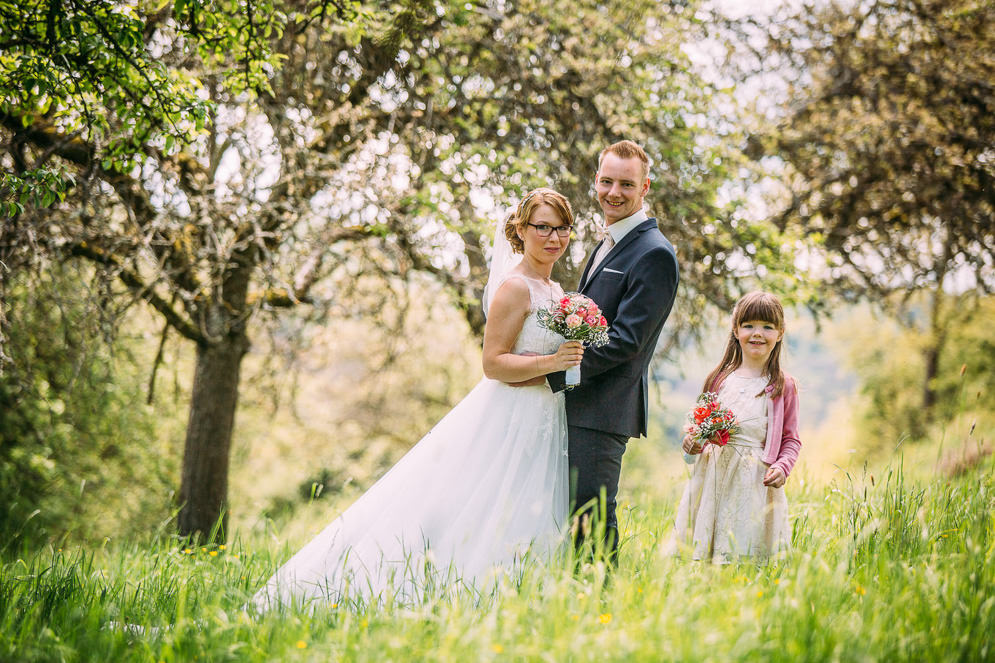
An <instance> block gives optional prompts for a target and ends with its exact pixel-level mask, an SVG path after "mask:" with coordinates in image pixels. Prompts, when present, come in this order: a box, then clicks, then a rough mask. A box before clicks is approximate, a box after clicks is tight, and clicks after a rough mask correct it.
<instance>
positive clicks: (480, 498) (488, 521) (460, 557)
mask: <svg viewBox="0 0 995 663" xmlns="http://www.w3.org/2000/svg"><path fill="white" fill-rule="evenodd" d="M505 278H520V279H522V280H523V281H525V282H526V283H527V284H528V286H529V293H530V296H531V304H532V311H531V312H530V314H529V315H528V317H527V318H526V320H525V323H524V325H523V327H522V331H521V333H520V334H519V336H518V339H517V341H516V342H515V346H514V348H513V350H512V351H513V352H514V353H515V354H526V353H536V354H551V353H553V352H555V351H556V349H557V348H558V347H559V346H560V344H561V343H563V337H562V336H559V335H558V334H554V333H553V332H550V331H548V330H546V329H543V328H542V327H540V326H539V324H538V322H537V320H536V310H537V308H538V307H540V306H546V305H548V303H549V302H550V300H552V299H558V298H560V297H562V295H563V290H562V289H561V288H560V286H559V285H557V284H552V285H550V284H547V283H544V282H542V281H538V280H534V279H530V278H527V277H524V276H522V275H519V274H514V275H508V276H507V277H505ZM568 499H569V496H568V478H567V421H566V413H565V411H564V404H563V394H562V393H559V394H554V393H553V392H552V391H550V389H549V387H548V386H547V385H542V386H534V387H510V386H508V385H506V384H504V383H502V382H498V381H495V380H490V379H487V378H484V379H483V380H481V381H480V383H479V384H477V386H476V387H474V389H473V390H472V391H471V392H470V393H469V394H468V395H467V396H466V397H465V398H464V399H463V400H462V401H461V402H460V403H459V404H458V405H456V407H454V408H453V409H452V410H451V411H450V412H449V414H447V415H446V416H445V417H444V418H443V419H442V420H441V421H440V422H439V423H438V424H436V426H435V427H434V428H433V429H432V430H431V431H429V433H428V434H427V435H426V436H425V437H424V438H422V440H421V441H420V442H418V444H416V445H415V446H414V447H413V448H412V449H411V451H409V452H408V453H407V454H406V455H405V456H404V457H403V458H402V459H401V460H400V461H398V463H397V464H396V465H394V467H392V468H391V469H390V470H389V471H388V472H387V473H386V474H385V475H384V476H383V477H382V478H381V479H380V480H379V481H378V482H377V483H376V484H374V485H373V486H372V487H371V488H370V489H369V490H368V491H367V492H366V493H364V494H363V495H362V497H360V498H359V499H358V500H357V501H356V502H355V503H354V504H353V505H352V506H350V507H349V508H348V509H347V510H346V511H345V512H344V513H343V514H342V515H341V516H339V517H338V518H336V519H335V520H334V521H333V522H332V523H331V524H330V525H328V527H326V528H325V529H324V530H323V531H322V532H321V533H320V534H318V536H317V537H315V538H314V539H313V540H312V541H311V542H310V543H308V544H307V545H306V546H304V547H303V548H302V549H301V550H300V551H299V552H298V553H297V554H296V555H294V556H293V557H292V558H291V559H290V560H289V561H288V562H287V563H286V564H284V565H283V566H282V567H280V569H279V570H278V571H277V572H276V573H275V574H274V575H273V577H272V578H270V579H269V581H268V582H267V583H266V585H265V586H264V587H263V588H262V589H260V590H259V591H258V592H257V593H256V595H255V596H254V597H253V600H252V603H253V604H254V605H255V606H256V608H258V609H260V610H265V609H268V608H271V607H273V606H275V605H277V604H287V605H292V604H302V603H303V604H308V603H311V602H313V601H316V600H321V601H328V602H333V603H334V602H337V601H340V600H343V599H347V598H361V599H364V600H368V601H369V600H374V601H376V600H382V599H385V598H387V596H388V595H393V596H396V597H398V598H400V599H401V600H403V601H415V600H418V599H419V597H421V596H422V595H423V594H424V591H425V589H426V587H427V586H429V585H432V584H435V583H438V582H439V581H440V580H441V581H442V582H447V583H451V582H454V581H455V582H459V583H462V584H464V585H469V586H472V587H474V588H476V589H478V590H483V589H486V586H487V585H488V583H491V582H493V579H494V578H495V577H496V576H497V575H498V574H500V573H502V572H505V571H510V570H512V569H514V568H515V565H516V564H518V563H519V562H520V561H521V560H522V559H523V557H524V556H525V555H527V554H528V555H531V556H539V557H548V556H549V555H551V554H552V553H553V552H554V551H555V550H556V549H557V548H558V546H559V544H560V542H561V540H562V534H561V532H562V531H563V528H564V525H565V523H566V519H567V509H568Z"/></svg>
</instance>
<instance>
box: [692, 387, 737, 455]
mask: <svg viewBox="0 0 995 663" xmlns="http://www.w3.org/2000/svg"><path fill="white" fill-rule="evenodd" d="M684 430H685V432H687V433H689V434H690V435H691V437H692V439H694V441H695V442H698V443H700V444H702V445H705V444H709V443H711V444H715V445H717V446H720V447H724V446H725V445H726V444H727V443H728V442H729V437H730V436H731V435H732V434H733V433H736V432H737V431H739V422H738V421H737V420H736V415H735V414H733V413H732V410H729V409H727V408H724V407H722V403H720V402H719V396H718V394H714V393H712V392H710V391H707V392H705V393H704V394H702V395H701V396H698V401H697V407H695V408H694V409H693V410H691V411H690V412H688V425H687V426H686V427H685V429H684Z"/></svg>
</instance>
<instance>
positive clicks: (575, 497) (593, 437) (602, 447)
mask: <svg viewBox="0 0 995 663" xmlns="http://www.w3.org/2000/svg"><path fill="white" fill-rule="evenodd" d="M567 435H568V446H569V458H568V460H569V464H570V487H571V494H570V496H571V503H572V508H573V509H574V513H575V515H578V516H582V517H583V516H585V515H588V514H590V516H591V517H592V518H593V521H592V522H594V523H595V526H597V523H598V521H600V518H601V514H602V510H603V513H604V516H605V520H604V528H605V530H604V536H605V538H604V542H603V544H604V551H605V554H606V555H608V558H609V559H610V560H613V561H614V559H615V556H616V552H617V551H618V519H617V518H616V516H615V497H616V495H618V477H619V473H620V472H621V470H622V454H624V453H625V445H626V443H627V442H628V441H629V438H628V437H627V436H625V435H619V434H617V433H607V432H605V431H600V430H594V429H592V428H582V427H580V426H568V430H567ZM602 490H604V503H603V504H602V503H601V501H600V500H601V492H602ZM595 531H596V530H595ZM576 543H577V544H578V546H579V545H581V544H582V543H583V532H581V533H580V535H579V536H578V540H577V542H576Z"/></svg>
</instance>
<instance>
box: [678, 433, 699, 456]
mask: <svg viewBox="0 0 995 663" xmlns="http://www.w3.org/2000/svg"><path fill="white" fill-rule="evenodd" d="M681 449H684V453H686V454H688V455H690V456H694V455H695V454H700V453H701V450H702V445H701V443H700V442H696V441H695V440H694V439H693V438H692V437H691V434H690V433H688V434H687V435H685V436H684V442H682V443H681Z"/></svg>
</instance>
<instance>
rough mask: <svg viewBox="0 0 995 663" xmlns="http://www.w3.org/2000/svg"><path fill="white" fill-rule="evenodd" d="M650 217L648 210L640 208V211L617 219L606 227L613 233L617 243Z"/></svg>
mask: <svg viewBox="0 0 995 663" xmlns="http://www.w3.org/2000/svg"><path fill="white" fill-rule="evenodd" d="M648 218H649V217H648V216H647V215H646V210H643V209H640V210H639V211H638V212H636V213H635V214H633V215H632V216H627V217H626V218H624V219H622V220H621V221H616V222H615V223H613V224H611V225H610V226H608V227H607V228H606V230H607V231H608V232H609V233H611V236H612V239H613V240H614V241H615V243H616V244H618V243H619V242H621V241H622V238H623V237H625V236H626V235H628V234H629V231H630V230H632V229H633V228H635V227H636V226H638V225H639V224H640V223H642V222H643V221H645V220H647V219H648Z"/></svg>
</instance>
